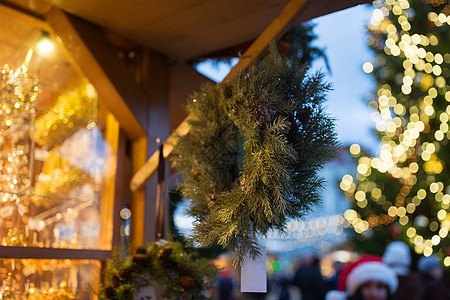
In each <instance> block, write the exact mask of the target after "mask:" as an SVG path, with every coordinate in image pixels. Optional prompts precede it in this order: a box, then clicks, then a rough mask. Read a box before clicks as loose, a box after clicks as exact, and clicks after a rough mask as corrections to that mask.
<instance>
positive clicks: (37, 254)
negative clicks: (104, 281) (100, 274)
mask: <svg viewBox="0 0 450 300" xmlns="http://www.w3.org/2000/svg"><path fill="white" fill-rule="evenodd" d="M111 253H112V251H110V250H84V249H60V248H41V247H19V246H13V247H10V246H0V257H1V258H14V259H22V258H25V259H95V260H106V259H108V258H110V257H111Z"/></svg>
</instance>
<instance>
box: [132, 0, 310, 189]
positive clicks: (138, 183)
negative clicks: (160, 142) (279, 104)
mask: <svg viewBox="0 0 450 300" xmlns="http://www.w3.org/2000/svg"><path fill="white" fill-rule="evenodd" d="M306 2H307V1H306V0H291V1H289V3H288V4H287V5H286V6H285V8H284V9H283V10H282V11H281V13H280V14H279V15H278V17H276V18H275V19H274V20H273V21H272V22H271V23H270V24H269V26H268V27H267V28H266V29H265V30H264V32H263V33H262V34H261V35H260V36H259V37H258V38H257V39H256V40H255V41H254V42H253V44H252V45H251V46H250V47H249V48H248V49H247V51H245V53H244V54H243V56H242V57H241V59H240V60H239V62H238V63H237V64H236V65H235V66H234V67H233V68H232V69H231V70H230V73H228V75H227V76H226V77H225V79H224V81H226V80H229V79H230V78H231V77H233V75H234V74H236V73H237V72H238V70H245V69H247V68H248V66H250V65H251V64H252V63H253V62H254V61H255V60H256V58H258V56H259V55H261V53H262V52H263V51H264V50H265V49H266V47H267V46H268V45H269V43H270V41H272V40H274V39H276V38H277V37H280V36H281V35H282V34H283V33H284V32H285V31H286V30H287V29H288V28H289V25H290V24H291V23H292V22H293V21H294V20H295V17H296V15H297V14H298V13H299V12H300V9H301V8H302V7H303V6H304V5H305V3H306ZM193 118H194V116H192V115H189V116H187V117H186V119H184V121H183V122H181V123H180V125H179V126H178V127H177V129H176V130H175V131H174V132H172V134H171V135H170V136H169V138H168V139H167V141H166V142H165V144H164V153H163V155H164V157H165V158H167V157H169V155H170V154H171V153H172V150H173V148H174V146H175V144H176V143H177V141H178V138H179V136H183V135H186V134H188V133H189V131H190V130H191V126H190V124H189V121H190V120H192V119H193ZM158 157H159V151H158V150H156V151H155V152H154V153H153V155H152V156H151V157H150V158H149V159H148V160H147V162H146V163H145V165H144V166H142V168H141V169H140V170H139V171H137V172H136V174H134V176H133V177H132V178H131V181H130V189H131V190H132V191H136V190H138V189H140V188H141V187H142V186H143V185H144V183H145V181H146V180H147V179H149V178H150V177H151V176H152V175H153V173H155V171H156V169H157V168H158Z"/></svg>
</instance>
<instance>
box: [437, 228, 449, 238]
mask: <svg viewBox="0 0 450 300" xmlns="http://www.w3.org/2000/svg"><path fill="white" fill-rule="evenodd" d="M447 235H448V229H447V228H441V229H440V230H439V236H440V237H441V238H443V239H444V238H446V237H447Z"/></svg>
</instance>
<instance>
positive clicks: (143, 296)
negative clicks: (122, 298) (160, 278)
mask: <svg viewBox="0 0 450 300" xmlns="http://www.w3.org/2000/svg"><path fill="white" fill-rule="evenodd" d="M134 299H135V300H156V294H155V289H154V288H153V286H146V287H143V288H141V289H140V290H139V292H137V294H136V295H135V296H134Z"/></svg>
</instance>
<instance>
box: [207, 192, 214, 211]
mask: <svg viewBox="0 0 450 300" xmlns="http://www.w3.org/2000/svg"><path fill="white" fill-rule="evenodd" d="M214 200H215V197H214V195H213V194H211V195H209V196H207V197H206V203H207V205H208V208H209V209H211V208H212V207H213V206H214V204H216V202H215V201H214Z"/></svg>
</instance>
